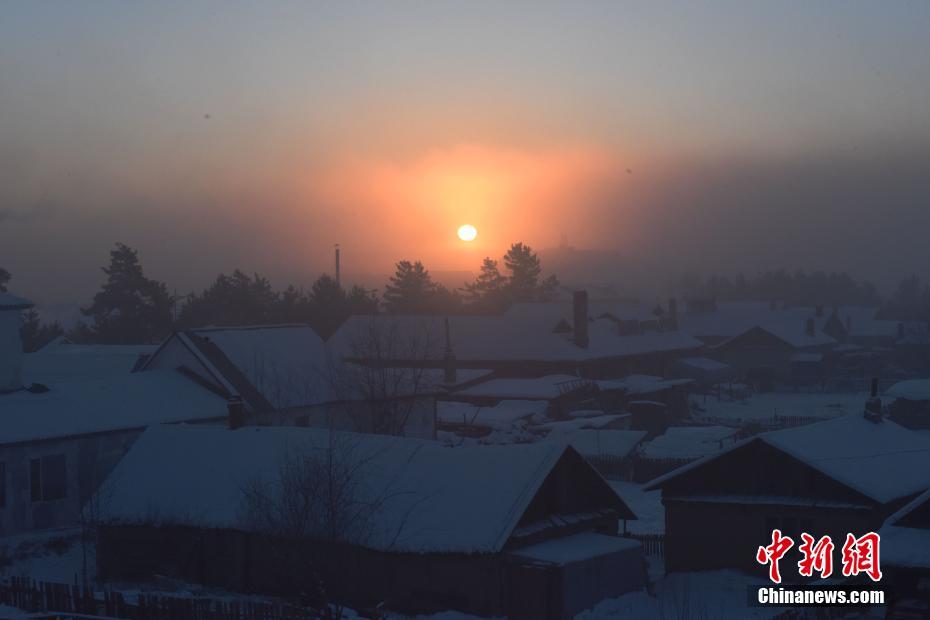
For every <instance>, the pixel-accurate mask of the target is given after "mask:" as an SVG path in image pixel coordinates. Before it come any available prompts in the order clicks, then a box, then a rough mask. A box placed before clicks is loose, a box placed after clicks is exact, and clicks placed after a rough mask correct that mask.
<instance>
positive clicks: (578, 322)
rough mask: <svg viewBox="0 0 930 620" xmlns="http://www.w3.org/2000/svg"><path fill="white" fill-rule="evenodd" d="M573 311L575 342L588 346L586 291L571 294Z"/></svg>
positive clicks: (582, 346) (583, 346) (580, 345)
mask: <svg viewBox="0 0 930 620" xmlns="http://www.w3.org/2000/svg"><path fill="white" fill-rule="evenodd" d="M572 309H573V311H574V323H575V324H574V328H575V344H576V345H577V346H579V347H581V348H583V349H587V348H588V291H575V294H574V295H573V296H572Z"/></svg>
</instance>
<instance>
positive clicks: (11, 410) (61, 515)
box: [0, 371, 227, 536]
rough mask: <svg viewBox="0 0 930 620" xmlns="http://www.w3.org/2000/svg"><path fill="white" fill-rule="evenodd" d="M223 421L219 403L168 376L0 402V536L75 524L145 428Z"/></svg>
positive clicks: (69, 384) (128, 378)
mask: <svg viewBox="0 0 930 620" xmlns="http://www.w3.org/2000/svg"><path fill="white" fill-rule="evenodd" d="M226 416H227V403H226V399H224V398H222V397H221V396H219V395H217V394H215V393H213V392H211V391H210V390H207V389H204V388H203V387H202V386H201V385H198V384H197V383H195V382H194V381H191V380H190V379H189V378H187V377H185V376H183V375H181V374H180V373H178V372H175V371H157V372H151V373H132V374H130V373H126V374H125V375H120V376H118V377H110V378H107V379H81V380H71V381H59V382H57V383H54V384H52V385H51V386H48V387H47V386H41V387H35V388H30V389H22V390H18V391H16V392H11V393H7V394H2V395H0V536H3V535H9V534H14V533H19V532H24V531H29V530H35V529H47V528H53V527H64V526H70V525H74V524H76V523H78V522H79V518H80V514H81V513H80V507H81V504H82V503H83V502H84V501H86V500H87V498H89V497H90V495H91V493H92V492H93V491H95V490H96V488H97V486H98V485H99V484H100V482H102V481H103V479H104V478H105V477H106V476H107V474H108V473H109V472H110V471H111V470H112V468H113V466H114V465H115V464H116V463H117V462H118V461H119V459H120V458H121V457H122V456H123V455H124V454H125V453H126V451H127V450H128V449H129V447H130V446H131V445H132V443H133V442H134V441H135V440H136V438H138V436H139V435H140V433H141V432H142V431H143V430H144V429H145V428H146V427H148V426H150V425H153V424H160V423H166V422H198V423H217V424H225V423H226Z"/></svg>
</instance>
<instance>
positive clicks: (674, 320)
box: [668, 297, 678, 330]
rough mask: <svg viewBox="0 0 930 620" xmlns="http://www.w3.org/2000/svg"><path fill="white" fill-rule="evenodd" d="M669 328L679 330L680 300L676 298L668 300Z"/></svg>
mask: <svg viewBox="0 0 930 620" xmlns="http://www.w3.org/2000/svg"><path fill="white" fill-rule="evenodd" d="M668 326H669V328H670V329H673V330H677V329H678V300H677V299H675V298H674V297H669V298H668Z"/></svg>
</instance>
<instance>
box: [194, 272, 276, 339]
mask: <svg viewBox="0 0 930 620" xmlns="http://www.w3.org/2000/svg"><path fill="white" fill-rule="evenodd" d="M277 304H278V294H277V293H275V292H274V290H272V288H271V283H270V282H269V281H268V280H267V279H266V278H263V277H262V276H260V275H258V274H257V273H255V274H252V276H251V277H249V276H248V275H246V274H245V273H244V272H242V271H240V270H239V269H236V270H235V271H233V273H232V275H230V276H227V275H225V274H222V273H221V274H220V275H218V276H217V277H216V280H214V281H213V284H211V285H210V286H209V288H207V289H206V290H204V291H203V293H201V294H200V295H191V297H190V298H189V299H188V301H187V303H186V304H185V305H184V308H183V309H182V310H181V316H180V319H179V323H181V324H182V325H184V326H186V327H203V326H205V325H260V324H263V323H271V322H273V321H274V319H275V314H276V309H277Z"/></svg>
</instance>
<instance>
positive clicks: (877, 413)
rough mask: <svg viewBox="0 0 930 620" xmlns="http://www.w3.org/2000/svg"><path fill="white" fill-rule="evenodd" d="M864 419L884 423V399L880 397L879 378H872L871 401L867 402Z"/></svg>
mask: <svg viewBox="0 0 930 620" xmlns="http://www.w3.org/2000/svg"><path fill="white" fill-rule="evenodd" d="M862 415H863V417H864V418H865V419H866V420H868V421H869V422H875V423H876V424H877V423H878V422H881V421H882V399H881V398H879V397H878V378H877V377H872V390H871V396H870V397H869V400H867V401H865V411H864V412H863V414H862Z"/></svg>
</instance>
